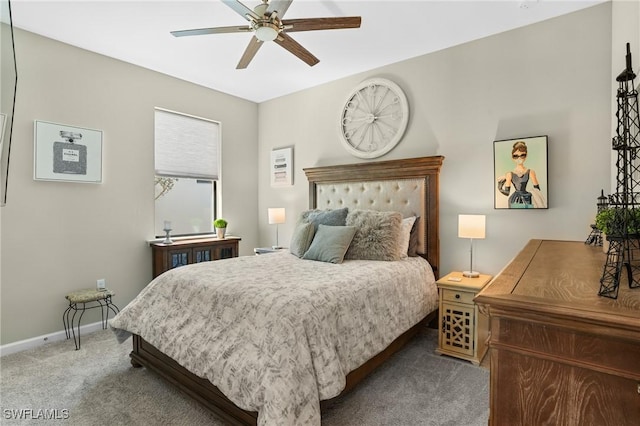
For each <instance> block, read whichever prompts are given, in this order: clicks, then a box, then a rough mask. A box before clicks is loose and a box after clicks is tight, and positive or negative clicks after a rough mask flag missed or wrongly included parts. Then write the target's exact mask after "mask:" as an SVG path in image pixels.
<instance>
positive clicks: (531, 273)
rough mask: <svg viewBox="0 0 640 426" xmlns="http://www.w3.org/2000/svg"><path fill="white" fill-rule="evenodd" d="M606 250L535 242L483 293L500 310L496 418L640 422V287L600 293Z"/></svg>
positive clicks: (482, 301) (494, 353)
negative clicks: (615, 294) (612, 294)
mask: <svg viewBox="0 0 640 426" xmlns="http://www.w3.org/2000/svg"><path fill="white" fill-rule="evenodd" d="M605 257H606V256H605V254H604V253H603V252H602V248H601V247H592V246H589V245H586V244H584V243H582V242H569V241H552V240H531V241H530V242H529V243H528V244H527V245H526V246H525V247H524V249H523V250H522V251H521V252H520V253H519V254H518V256H517V257H515V258H514V259H513V260H512V261H511V263H509V265H508V266H507V267H506V268H505V269H504V270H503V271H502V272H501V273H500V274H499V275H498V276H497V277H496V278H495V279H494V280H493V281H492V282H491V283H490V284H489V285H487V286H486V287H485V288H484V289H483V290H482V291H481V292H480V293H478V295H477V297H476V298H475V301H476V303H478V304H479V305H480V309H481V310H483V311H484V312H485V313H486V314H488V315H489V317H490V327H491V333H490V338H489V351H490V357H491V360H490V366H491V367H490V368H491V375H490V377H491V379H490V389H491V396H490V418H489V424H490V425H508V426H517V425H527V426H531V425H563V426H586V425H599V426H602V425H612V426H622V425H635V426H637V425H639V424H640V289H630V288H629V286H628V284H627V282H626V278H625V279H624V280H623V281H622V282H621V284H620V293H619V295H618V299H616V300H613V299H608V298H604V297H600V296H598V289H599V288H600V282H599V280H600V277H601V275H602V268H603V265H604V261H605Z"/></svg>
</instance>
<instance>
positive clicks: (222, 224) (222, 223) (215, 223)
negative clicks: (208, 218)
mask: <svg viewBox="0 0 640 426" xmlns="http://www.w3.org/2000/svg"><path fill="white" fill-rule="evenodd" d="M227 223H228V222H227V221H226V220H224V219H222V218H220V219H216V220H214V221H213V226H215V227H216V228H226V227H227Z"/></svg>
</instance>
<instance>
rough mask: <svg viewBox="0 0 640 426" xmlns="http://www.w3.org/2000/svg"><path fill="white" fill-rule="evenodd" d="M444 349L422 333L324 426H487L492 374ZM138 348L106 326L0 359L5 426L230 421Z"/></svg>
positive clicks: (333, 408)
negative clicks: (147, 362) (77, 346)
mask: <svg viewBox="0 0 640 426" xmlns="http://www.w3.org/2000/svg"><path fill="white" fill-rule="evenodd" d="M436 344H437V333H436V331H435V330H431V329H427V330H425V331H424V332H423V333H420V334H419V335H418V336H417V337H416V338H415V339H414V340H412V341H411V343H410V344H409V345H408V346H407V347H406V348H405V349H403V350H402V351H401V352H399V353H398V354H396V355H394V357H393V358H392V359H391V360H389V361H388V362H387V363H385V364H384V365H383V366H382V367H380V368H379V369H378V370H377V371H376V372H374V373H373V374H372V375H371V376H369V377H368V378H367V379H366V380H365V381H364V382H362V383H361V384H360V385H358V386H357V387H356V389H354V390H353V391H352V392H350V393H349V394H347V395H345V396H343V397H342V398H339V399H338V400H336V401H335V402H333V403H331V404H330V405H329V406H328V407H327V408H326V409H325V410H324V411H323V415H322V416H323V417H322V424H323V426H324V425H327V426H337V425H372V426H374V425H398V426H410V425H432V426H441V425H450V426H475V425H478V426H486V424H487V418H488V413H489V409H488V398H489V374H488V371H487V370H486V369H483V368H480V367H475V366H473V365H471V364H469V363H468V362H466V361H460V360H457V359H453V358H449V357H443V356H439V355H436V354H435V353H434V349H435V347H436ZM130 351H131V341H130V340H128V341H127V342H125V343H124V344H122V345H119V344H118V343H117V342H116V340H115V337H114V335H113V333H112V332H111V331H109V330H105V331H99V332H96V333H93V334H90V335H86V336H83V339H82V348H81V350H79V351H75V350H74V344H73V341H72V340H69V341H64V342H56V343H50V344H48V345H45V346H43V347H40V348H37V349H33V350H29V351H25V352H21V353H17V354H13V355H8V356H5V357H2V358H0V408H1V410H0V424H2V425H27V424H38V425H42V424H46V425H49V424H64V425H78V426H89V425H110V426H112V425H127V426H130V425H189V426H191V425H214V426H217V425H224V423H223V422H222V421H220V420H219V419H218V418H217V417H216V416H215V415H213V414H210V413H208V412H207V411H205V410H204V409H203V408H202V407H201V406H200V405H199V404H198V403H196V402H193V401H191V400H190V399H189V398H188V397H186V396H185V395H183V394H182V393H180V392H179V391H177V390H175V389H174V388H173V387H171V386H170V385H168V384H167V383H166V382H164V381H163V380H162V379H160V378H158V377H157V376H155V375H154V374H153V373H151V372H149V371H147V370H146V369H144V368H137V369H134V368H132V367H131V364H130V363H129V352H130ZM19 416H22V419H21V420H20V419H16V417H19ZM25 417H26V418H27V419H25ZM45 417H47V418H52V419H50V420H46V421H43V418H45ZM353 419H356V420H353Z"/></svg>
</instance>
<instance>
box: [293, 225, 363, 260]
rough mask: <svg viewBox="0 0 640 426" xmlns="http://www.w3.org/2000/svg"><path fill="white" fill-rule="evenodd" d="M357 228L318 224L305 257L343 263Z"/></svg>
mask: <svg viewBox="0 0 640 426" xmlns="http://www.w3.org/2000/svg"><path fill="white" fill-rule="evenodd" d="M355 233H356V229H355V228H354V227H353V226H329V225H322V224H320V225H318V230H317V231H316V235H315V236H314V237H313V241H312V242H311V246H310V247H309V250H307V252H306V253H305V254H304V255H303V256H302V258H303V259H309V260H319V261H321V262H329V263H342V261H343V260H344V254H345V253H346V252H347V249H348V248H349V244H350V243H351V240H352V239H353V235H354V234H355Z"/></svg>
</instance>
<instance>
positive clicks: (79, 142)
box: [34, 121, 102, 183]
mask: <svg viewBox="0 0 640 426" xmlns="http://www.w3.org/2000/svg"><path fill="white" fill-rule="evenodd" d="M34 140H35V149H34V179H36V180H57V181H65V182H85V183H101V182H102V131H100V130H94V129H87V128H82V127H75V126H67V125H63V124H55V123H49V122H46V121H36V122H35V126H34Z"/></svg>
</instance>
